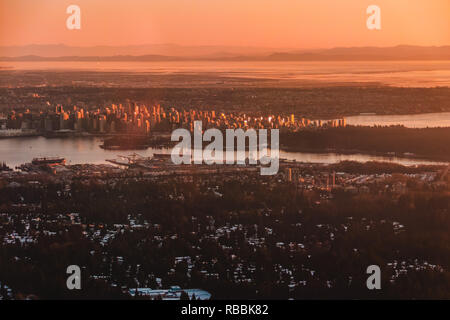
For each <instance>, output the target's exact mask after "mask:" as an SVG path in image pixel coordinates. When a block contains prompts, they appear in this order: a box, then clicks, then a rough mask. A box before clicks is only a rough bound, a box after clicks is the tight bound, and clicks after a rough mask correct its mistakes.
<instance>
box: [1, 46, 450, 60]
mask: <svg viewBox="0 0 450 320" xmlns="http://www.w3.org/2000/svg"><path fill="white" fill-rule="evenodd" d="M32 47H33V48H32V49H33V50H30V46H27V50H28V51H32V52H34V53H27V54H24V55H18V56H17V55H14V54H10V55H8V54H7V53H8V52H9V53H13V52H14V51H17V50H19V49H18V47H0V61H194V60H195V61H377V60H380V61H382V60H450V46H440V47H436V46H430V47H424V46H409V45H399V46H395V47H337V48H331V49H311V50H306V49H305V50H285V51H280V50H274V49H267V48H245V47H217V46H203V47H183V46H177V45H151V47H152V53H145V54H130V53H128V54H121V53H117V54H106V55H105V54H91V55H85V54H73V53H74V52H75V53H76V52H78V53H89V52H105V50H106V48H109V49H110V50H109V51H107V52H109V53H113V52H114V53H116V52H123V51H126V50H128V51H132V52H138V51H139V52H141V51H142V52H144V51H145V50H144V48H143V47H142V46H134V47H86V48H83V49H82V50H81V49H80V48H81V47H69V46H65V45H55V46H53V47H54V48H60V49H61V48H63V50H62V51H64V52H66V53H68V54H61V55H56V56H55V55H44V54H39V52H41V53H43V52H45V51H48V49H49V48H48V46H43V47H45V48H42V46H37V45H34V46H32ZM144 47H145V46H144ZM11 48H14V49H11ZM99 48H101V49H99ZM112 48H115V49H112ZM130 48H131V49H130ZM133 48H134V49H133ZM136 48H138V49H139V50H135V49H136ZM183 48H184V49H183ZM71 49H73V50H71ZM27 50H22V51H25V52H28V51H27ZM79 50H81V51H82V52H80V51H79ZM56 52H61V50H56ZM154 52H160V53H154ZM161 52H172V53H174V54H171V55H169V54H161ZM182 52H184V53H185V54H183V55H180V54H181V53H182ZM69 53H72V54H69Z"/></svg>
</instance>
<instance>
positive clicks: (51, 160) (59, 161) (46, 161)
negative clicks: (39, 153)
mask: <svg viewBox="0 0 450 320" xmlns="http://www.w3.org/2000/svg"><path fill="white" fill-rule="evenodd" d="M31 163H32V164H33V165H35V166H43V165H50V166H51V165H65V164H66V159H65V158H61V157H45V158H34V159H33V160H32V161H31Z"/></svg>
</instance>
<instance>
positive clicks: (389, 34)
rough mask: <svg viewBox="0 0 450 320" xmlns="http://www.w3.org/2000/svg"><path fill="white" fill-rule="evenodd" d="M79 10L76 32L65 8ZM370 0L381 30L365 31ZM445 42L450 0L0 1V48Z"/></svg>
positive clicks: (449, 31) (448, 31)
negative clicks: (375, 7)
mask: <svg viewBox="0 0 450 320" xmlns="http://www.w3.org/2000/svg"><path fill="white" fill-rule="evenodd" d="M70 4H77V5H79V6H80V7H81V14H82V19H81V24H82V26H81V30H79V31H69V30H67V29H66V19H67V17H68V15H67V14H66V8H67V7H68V6H69V5H70ZM370 4H376V5H379V6H380V7H381V16H382V30H380V31H369V30H367V28H366V18H367V15H366V13H365V11H366V8H367V6H368V5H370ZM31 43H36V44H56V43H64V44H68V45H79V46H91V45H128V44H150V43H176V44H182V45H238V46H264V47H291V48H292V47H295V48H317V47H321V48H326V47H335V46H365V45H370V46H390V45H398V44H411V45H448V44H450V0H0V45H24V44H31Z"/></svg>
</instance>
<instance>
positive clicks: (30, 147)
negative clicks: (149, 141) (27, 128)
mask: <svg viewBox="0 0 450 320" xmlns="http://www.w3.org/2000/svg"><path fill="white" fill-rule="evenodd" d="M101 142H102V141H101V139H100V138H66V139H64V138H54V139H46V138H44V137H26V138H13V139H0V161H5V162H6V164H7V165H8V166H9V167H11V168H14V167H16V166H18V165H20V164H23V163H26V162H30V161H31V160H32V159H33V158H35V157H44V156H60V157H65V158H66V159H67V161H68V163H69V164H83V163H94V164H102V163H107V162H106V159H114V158H117V156H118V155H129V154H132V153H133V152H136V153H138V154H140V155H142V156H151V155H152V154H154V153H166V154H170V150H169V149H153V148H149V149H147V150H135V151H133V150H126V151H116V150H114V151H112V150H104V149H101V148H100V147H99V145H100V144H101ZM280 158H283V159H289V160H297V161H301V162H313V163H336V162H339V161H343V160H354V161H362V162H365V161H388V162H396V163H399V164H403V165H417V164H442V162H434V161H426V160H417V159H402V158H396V157H381V156H372V155H364V154H352V155H346V154H336V153H305V152H283V151H281V152H280Z"/></svg>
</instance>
